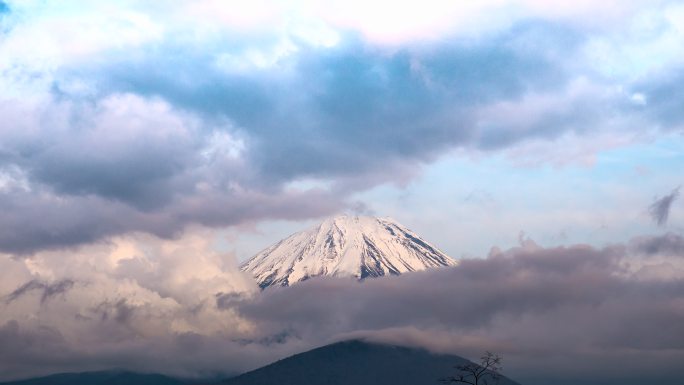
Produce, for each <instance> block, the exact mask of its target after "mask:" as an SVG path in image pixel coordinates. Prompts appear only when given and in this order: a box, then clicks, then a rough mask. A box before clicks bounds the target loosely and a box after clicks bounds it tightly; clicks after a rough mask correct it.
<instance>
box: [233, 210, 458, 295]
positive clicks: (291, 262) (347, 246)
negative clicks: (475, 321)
mask: <svg viewBox="0 0 684 385" xmlns="http://www.w3.org/2000/svg"><path fill="white" fill-rule="evenodd" d="M456 263H457V262H456V261H454V260H453V259H451V258H450V257H449V256H448V255H446V254H444V253H443V252H441V251H440V250H439V249H437V248H436V247H435V246H433V245H431V244H429V243H428V242H426V241H425V240H423V239H422V238H421V237H420V236H418V235H417V234H416V233H414V232H412V231H411V230H409V229H407V228H406V227H404V226H402V225H400V224H399V223H397V222H395V221H392V220H391V219H387V218H375V217H361V216H346V215H343V216H339V217H334V218H329V219H327V220H325V221H324V222H323V223H321V224H320V225H319V226H316V227H315V228H312V229H310V230H307V231H303V232H300V233H296V234H293V235H291V236H289V237H288V238H285V239H283V240H282V241H280V242H278V243H276V244H274V245H273V246H271V247H269V248H267V249H265V250H263V251H261V252H260V253H259V254H257V255H255V256H254V257H252V258H251V259H250V260H248V261H247V262H246V263H245V264H243V265H242V267H241V268H242V270H244V271H247V272H249V273H251V274H252V275H253V276H254V277H255V278H256V280H257V282H258V283H259V286H261V287H262V288H264V287H267V286H272V285H281V286H288V285H291V284H293V283H296V282H300V281H303V280H306V279H309V278H311V277H316V276H321V275H327V276H335V277H356V278H358V279H363V278H367V277H380V276H384V275H399V274H402V273H405V272H409V271H419V270H425V269H428V268H433V267H442V266H452V265H455V264H456Z"/></svg>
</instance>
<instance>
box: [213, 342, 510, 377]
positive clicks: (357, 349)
mask: <svg viewBox="0 0 684 385" xmlns="http://www.w3.org/2000/svg"><path fill="white" fill-rule="evenodd" d="M466 362H468V361H467V360H466V359H464V358H461V357H458V356H454V355H443V354H432V353H430V352H428V351H426V350H422V349H415V348H406V347H398V346H390V345H381V344H374V343H367V342H362V341H346V342H339V343H336V344H332V345H327V346H324V347H321V348H318V349H314V350H310V351H308V352H305V353H301V354H297V355H294V356H292V357H289V358H286V359H283V360H280V361H278V362H275V363H273V364H271V365H268V366H264V367H262V368H260V369H257V370H254V371H252V372H248V373H245V374H243V375H240V376H238V377H235V378H232V379H229V380H226V381H224V382H223V383H222V384H224V385H378V384H391V385H435V384H439V380H440V379H441V378H444V377H447V376H449V375H454V374H455V369H454V366H455V365H459V364H463V363H466ZM516 384H517V383H516V382H514V381H511V380H509V379H507V378H505V377H504V378H501V380H500V381H499V383H498V385H516Z"/></svg>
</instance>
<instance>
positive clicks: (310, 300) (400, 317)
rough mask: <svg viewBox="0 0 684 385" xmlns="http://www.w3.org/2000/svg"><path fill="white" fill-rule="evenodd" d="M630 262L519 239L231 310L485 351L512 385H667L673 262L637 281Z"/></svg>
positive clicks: (314, 283) (316, 334)
mask: <svg viewBox="0 0 684 385" xmlns="http://www.w3.org/2000/svg"><path fill="white" fill-rule="evenodd" d="M643 241H645V239H642V240H641V241H640V242H643ZM648 241H651V240H648ZM640 255H641V254H631V252H628V251H627V249H626V248H625V247H622V246H619V245H618V246H613V247H609V248H605V249H595V248H592V247H589V246H582V245H576V246H572V247H561V248H550V249H545V248H541V247H539V246H536V245H534V244H527V245H526V246H525V247H521V248H516V249H512V250H509V251H507V252H505V253H496V254H493V255H491V256H490V257H489V258H488V259H486V260H463V261H462V263H461V265H460V266H459V267H457V268H453V269H442V270H437V271H431V272H428V273H425V274H411V275H407V276H403V277H399V278H396V279H393V278H388V279H382V280H371V281H366V282H364V283H362V284H355V283H352V282H351V281H344V280H336V279H318V280H317V279H314V280H311V281H307V282H305V283H304V284H302V285H296V286H293V287H291V288H289V289H287V290H272V291H266V292H265V293H264V294H263V295H262V296H259V297H256V298H255V300H254V301H246V302H245V303H244V304H243V305H242V306H240V313H241V314H243V315H245V316H247V317H248V318H250V319H253V320H254V321H255V322H257V323H258V324H259V325H260V327H261V328H264V329H266V330H272V332H273V333H275V332H276V331H287V332H288V333H289V335H291V336H292V338H302V339H313V340H322V341H326V340H328V339H329V338H330V337H329V336H337V337H333V338H342V336H345V337H348V336H366V337H370V338H374V339H377V340H382V341H393V342H403V343H411V344H414V345H419V346H425V345H426V344H427V346H429V347H431V348H433V349H435V350H439V351H450V352H454V353H460V354H465V355H466V356H477V354H478V353H480V352H481V351H482V350H484V349H491V350H495V351H498V352H500V353H502V354H503V356H504V357H506V359H507V361H508V364H507V368H508V369H509V370H510V372H509V373H508V374H509V375H511V376H512V377H513V378H516V379H517V380H519V381H521V382H522V383H531V384H534V383H540V384H541V383H549V382H553V383H557V382H558V383H568V384H569V383H577V382H582V383H596V384H599V383H608V382H610V381H619V382H620V383H630V384H632V383H633V384H637V383H639V381H642V380H643V378H645V377H647V376H649V375H655V376H659V377H662V378H664V379H669V381H672V380H674V379H676V378H678V376H680V375H681V371H680V370H679V369H677V367H678V365H677V364H676V360H677V359H680V358H681V357H682V356H683V354H684V350H683V349H684V340H682V339H678V338H675V339H672V336H673V335H681V333H682V332H683V331H682V330H676V329H677V328H678V327H677V325H679V324H680V322H681V321H682V315H681V314H680V313H681V312H680V311H679V310H678V305H677V300H676V298H677V297H678V296H681V295H682V293H683V292H682V290H683V289H684V285H682V281H681V279H682V275H681V273H682V267H683V266H682V264H681V263H678V264H677V265H674V266H671V267H670V268H671V269H675V270H677V271H679V272H680V274H679V278H677V279H675V280H670V279H669V278H667V279H666V278H665V277H664V276H662V275H661V276H658V275H650V276H646V275H645V274H644V266H643V265H639V266H633V269H632V267H630V265H629V264H630V263H634V260H635V259H636V260H639V261H642V262H643V263H647V262H645V261H643V260H642V257H641V256H640ZM681 256H682V255H681V253H678V254H676V255H673V257H674V259H675V260H677V259H680V258H681ZM652 263H653V264H656V263H657V262H655V261H652ZM282 304H287V306H282ZM673 328H674V329H673ZM374 336H375V337H374ZM628 351H631V352H632V353H630V354H627V353H626V352H628ZM665 351H668V352H669V353H668V354H663V352H665ZM659 360H662V361H661V362H660V363H659V364H654V363H655V362H658V361H659ZM617 362H622V365H619V366H616V367H613V366H611V365H609V364H607V363H617ZM646 363H648V364H646ZM651 364H654V365H656V366H658V369H653V367H651V368H649V367H648V365H651ZM642 376H644V377H642ZM592 381H593V382H592Z"/></svg>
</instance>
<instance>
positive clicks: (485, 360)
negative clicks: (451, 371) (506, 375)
mask: <svg viewBox="0 0 684 385" xmlns="http://www.w3.org/2000/svg"><path fill="white" fill-rule="evenodd" d="M455 368H456V369H457V370H458V371H459V373H457V374H456V375H455V376H450V377H447V378H443V379H442V380H441V381H442V382H443V383H445V384H451V383H460V384H470V385H493V384H496V383H498V382H499V379H500V378H501V374H500V373H499V372H500V371H501V369H502V367H501V357H500V356H499V355H497V354H494V353H491V352H486V353H485V355H483V356H482V357H480V363H479V364H476V363H474V362H468V363H467V364H463V365H458V366H455Z"/></svg>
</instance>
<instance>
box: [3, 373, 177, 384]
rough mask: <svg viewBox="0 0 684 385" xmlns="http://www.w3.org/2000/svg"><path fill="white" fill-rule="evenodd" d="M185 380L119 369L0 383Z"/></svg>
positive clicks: (103, 382)
mask: <svg viewBox="0 0 684 385" xmlns="http://www.w3.org/2000/svg"><path fill="white" fill-rule="evenodd" d="M183 384H187V382H185V381H182V380H179V379H175V378H171V377H167V376H163V375H161V374H140V373H132V372H126V371H120V370H111V371H102V372H85V373H61V374H53V375H51V376H46V377H39V378H32V379H29V380H21V381H12V382H2V383H0V385H183Z"/></svg>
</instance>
